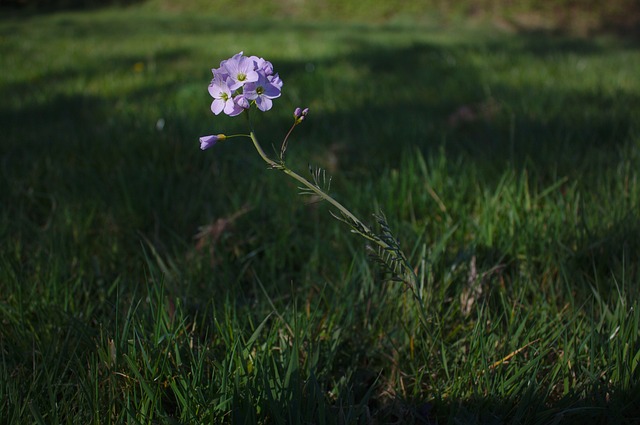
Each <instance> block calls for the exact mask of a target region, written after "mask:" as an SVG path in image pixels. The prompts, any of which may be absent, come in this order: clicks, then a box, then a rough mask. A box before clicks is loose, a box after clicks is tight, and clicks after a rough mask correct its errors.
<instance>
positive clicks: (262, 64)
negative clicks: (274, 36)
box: [250, 56, 273, 76]
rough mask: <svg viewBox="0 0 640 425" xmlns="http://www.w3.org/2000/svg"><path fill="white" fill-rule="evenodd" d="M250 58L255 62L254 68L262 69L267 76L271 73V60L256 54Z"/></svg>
mask: <svg viewBox="0 0 640 425" xmlns="http://www.w3.org/2000/svg"><path fill="white" fill-rule="evenodd" d="M250 59H251V60H252V61H253V63H254V64H255V68H256V70H257V71H263V72H264V74H265V75H267V76H269V75H272V74H273V65H272V64H271V62H269V61H267V60H264V59H263V58H259V57H257V56H251V57H250Z"/></svg>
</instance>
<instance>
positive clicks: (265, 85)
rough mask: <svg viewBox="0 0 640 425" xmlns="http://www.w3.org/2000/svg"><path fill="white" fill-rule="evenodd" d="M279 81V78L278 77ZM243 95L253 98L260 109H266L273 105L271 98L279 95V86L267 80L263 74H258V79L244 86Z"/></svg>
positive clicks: (249, 98)
mask: <svg viewBox="0 0 640 425" xmlns="http://www.w3.org/2000/svg"><path fill="white" fill-rule="evenodd" d="M278 81H280V82H281V80H279V79H278ZM244 97H245V98H247V99H248V100H253V101H254V102H255V103H256V106H257V107H258V109H260V110H261V111H268V110H269V109H271V106H273V102H272V101H271V99H275V98H276V97H280V87H278V85H277V84H274V83H273V82H272V81H270V80H269V77H268V76H266V75H264V74H259V76H258V81H256V82H255V83H254V82H251V83H247V84H246V85H245V86H244Z"/></svg>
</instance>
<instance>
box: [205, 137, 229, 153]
mask: <svg viewBox="0 0 640 425" xmlns="http://www.w3.org/2000/svg"><path fill="white" fill-rule="evenodd" d="M226 138H227V136H225V135H224V134H218V135H214V136H202V137H201V138H200V149H202V150H206V149H209V148H210V147H212V146H213V145H215V144H216V143H217V142H218V140H224V139H226Z"/></svg>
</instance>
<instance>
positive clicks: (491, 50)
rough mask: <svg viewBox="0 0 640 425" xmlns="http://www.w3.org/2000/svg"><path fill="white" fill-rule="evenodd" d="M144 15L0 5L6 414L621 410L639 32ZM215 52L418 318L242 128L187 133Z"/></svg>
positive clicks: (199, 109) (0, 289) (605, 417)
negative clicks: (391, 242) (327, 189)
mask: <svg viewBox="0 0 640 425" xmlns="http://www.w3.org/2000/svg"><path fill="white" fill-rule="evenodd" d="M145 7H146V6H145ZM145 7H141V8H138V9H136V8H132V9H128V10H109V9H107V10H102V11H94V12H83V13H57V14H48V15H28V16H27V15H25V16H15V15H14V16H12V17H11V18H9V17H5V18H2V19H1V20H0V69H2V70H3V71H2V73H0V99H1V100H0V129H1V131H0V133H1V134H0V188H2V189H1V190H0V205H2V208H1V209H0V418H2V422H3V423H16V424H18V423H20V424H23V423H43V424H57V423H60V424H64V423H83V424H84V423H286V424H289V423H317V424H322V423H392V422H395V423H434V422H435V421H436V420H437V423H440V424H443V423H451V424H458V423H464V424H474V423H477V424H497V423H522V424H546V423H611V424H621V423H637V422H638V421H640V408H639V407H638V406H640V399H639V396H638V395H637V394H638V393H639V390H640V388H639V383H640V367H639V366H638V364H639V362H640V331H639V325H640V306H639V305H638V300H639V297H640V291H639V288H640V286H639V284H640V266H639V265H640V182H639V178H640V171H639V170H640V77H639V76H638V73H637V70H638V69H640V51H639V50H638V49H637V46H636V45H635V44H633V43H632V42H631V41H629V40H624V39H616V38H612V37H598V38H589V39H584V38H559V37H551V36H549V35H545V34H536V35H533V34H503V33H499V32H495V31H492V30H491V29H490V28H481V27H475V28H465V27H464V26H462V27H455V26H453V27H451V26H450V27H441V26H435V25H418V24H409V23H389V24H386V25H373V24H371V25H365V24H356V23H352V24H330V23H313V22H309V21H307V22H299V21H291V22H283V21H269V20H267V21H265V20H250V21H248V22H247V21H235V20H232V21H229V20H224V19H222V18H221V17H219V16H216V15H206V14H205V15H196V14H186V15H173V14H169V13H157V12H152V11H149V10H148V7H147V8H145ZM240 50H244V51H245V52H246V53H248V54H256V55H260V56H263V57H265V58H267V59H269V60H271V61H272V62H273V64H274V67H275V69H276V71H278V72H279V73H280V75H281V77H282V79H283V80H284V84H285V85H284V91H283V96H282V97H281V98H280V99H277V101H276V102H275V106H274V108H273V109H272V110H271V111H269V112H268V113H265V114H263V115H262V116H261V117H260V118H258V120H257V123H256V130H257V132H258V136H259V137H260V138H261V140H262V141H263V143H264V144H265V146H269V145H270V144H272V143H273V144H274V145H276V146H277V145H278V143H279V141H280V140H281V137H282V136H283V135H284V133H285V132H286V130H287V129H288V126H289V125H290V124H291V113H292V111H293V109H294V108H295V107H296V106H309V107H310V108H311V113H310V115H309V117H308V119H307V120H306V121H305V122H304V125H302V126H300V127H299V128H298V129H296V132H295V133H294V136H293V139H292V140H291V141H290V144H289V151H288V159H289V160H290V162H291V164H290V165H291V166H292V167H293V168H296V169H298V170H301V171H304V170H305V169H306V168H307V166H308V164H309V163H311V164H313V165H316V164H317V165H320V166H322V167H326V168H327V169H328V170H329V172H330V174H331V175H332V176H333V181H332V193H333V194H334V195H335V196H336V198H338V199H339V200H340V201H341V202H343V203H344V204H345V205H347V206H348V207H349V208H351V209H352V210H353V211H354V212H356V213H357V214H358V215H359V216H360V217H361V218H362V219H364V220H365V221H371V222H373V221H374V220H373V218H372V216H371V214H373V213H376V212H378V211H379V210H382V211H383V212H384V213H385V215H386V217H387V219H388V221H389V223H390V225H391V227H392V229H393V230H394V232H395V233H396V236H397V237H398V238H399V239H400V241H401V243H402V245H403V247H404V248H405V252H406V253H407V255H408V256H409V257H410V261H411V263H412V264H414V265H415V266H416V270H417V271H418V275H419V277H420V282H421V285H422V288H423V294H424V295H423V296H424V298H425V304H426V307H425V310H424V311H419V306H418V304H417V303H416V302H415V301H414V300H413V299H412V298H411V295H410V293H409V292H407V291H405V290H404V288H403V287H402V286H400V285H399V284H397V283H393V282H390V281H388V279H387V278H388V276H385V275H384V274H383V273H382V271H381V269H380V268H379V267H378V266H377V264H376V263H375V262H373V261H371V260H370V259H369V258H368V253H367V250H366V247H365V245H364V243H363V241H362V240H360V239H358V238H357V237H356V236H354V235H352V234H350V233H349V232H348V231H347V229H345V227H344V226H343V225H341V223H339V222H336V221H335V220H333V219H332V218H331V216H330V214H329V210H330V209H329V208H328V207H327V206H326V205H324V204H317V203H308V202H305V199H304V198H298V197H297V195H296V193H297V189H296V185H295V184H294V183H293V182H290V181H288V180H286V178H285V176H282V175H279V174H277V173H276V172H273V171H269V170H266V169H265V166H264V163H263V162H261V160H260V158H259V157H258V155H257V154H256V152H255V151H254V150H253V148H252V146H251V143H250V141H248V140H247V141H244V140H241V139H234V140H233V141H231V140H230V141H228V142H225V143H222V144H219V145H217V146H215V147H214V148H213V149H212V150H209V151H206V152H204V153H203V152H200V151H199V149H198V142H197V139H198V136H200V135H204V134H212V133H218V132H225V133H227V134H230V133H234V132H237V131H245V130H246V129H245V128H244V126H243V124H244V121H243V120H242V119H241V118H228V117H221V116H219V117H214V116H213V115H212V114H211V113H210V112H209V103H210V97H209V95H208V93H207V91H206V86H207V84H208V82H209V79H210V69H211V68H213V67H216V66H217V65H218V63H219V61H220V60H222V59H224V58H227V57H228V56H230V55H232V54H234V53H237V52H238V51H240ZM160 119H163V120H164V127H162V129H159V128H158V126H157V124H158V121H159V120H160ZM236 213H241V214H238V215H237V216H234V215H235V214H236ZM207 225H213V226H214V227H210V228H208V230H209V232H208V233H206V232H205V233H206V236H205V237H203V238H200V239H195V238H194V235H196V234H198V232H199V228H201V227H203V226H207ZM216 226H217V227H216ZM216 229H217V230H219V231H218V232H216ZM205 230H206V229H205ZM421 317H426V318H427V323H425V325H421V324H420V318H421Z"/></svg>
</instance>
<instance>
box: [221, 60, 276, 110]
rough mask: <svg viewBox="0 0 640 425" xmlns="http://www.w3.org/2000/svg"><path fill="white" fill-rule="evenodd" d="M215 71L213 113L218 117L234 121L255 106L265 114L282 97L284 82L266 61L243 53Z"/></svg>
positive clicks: (224, 61) (222, 63)
mask: <svg viewBox="0 0 640 425" xmlns="http://www.w3.org/2000/svg"><path fill="white" fill-rule="evenodd" d="M211 71H212V72H213V79H212V80H211V84H209V94H210V95H211V97H213V102H212V103H211V111H212V112H213V113H214V114H216V115H218V114H219V113H220V112H224V113H225V114H227V115H229V116H232V117H233V116H236V115H239V114H240V113H241V112H242V111H244V110H245V109H249V107H250V106H251V104H252V103H255V105H256V106H257V107H258V109H260V110H261V111H268V110H269V109H271V107H272V106H273V101H272V99H275V98H277V97H280V91H281V89H282V80H281V79H280V77H279V76H278V74H277V73H275V74H274V72H273V65H272V64H271V62H269V61H266V60H264V59H263V58H259V57H257V56H245V55H244V54H243V52H240V53H238V54H236V55H234V56H233V57H231V58H229V59H226V60H223V61H222V62H220V67H219V68H215V69H212V70H211Z"/></svg>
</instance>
